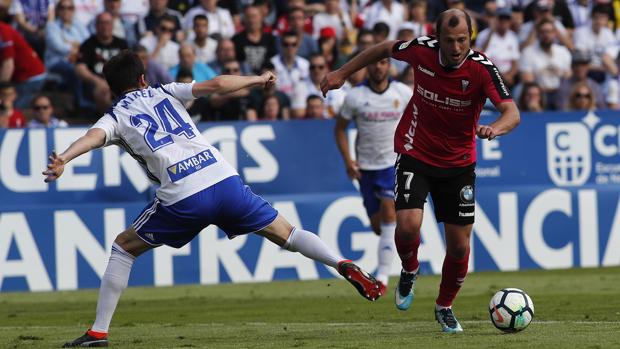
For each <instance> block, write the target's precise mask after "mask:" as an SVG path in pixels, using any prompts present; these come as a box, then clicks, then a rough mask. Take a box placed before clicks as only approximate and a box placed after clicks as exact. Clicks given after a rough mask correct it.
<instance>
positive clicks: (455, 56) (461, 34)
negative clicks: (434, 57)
mask: <svg viewBox="0 0 620 349" xmlns="http://www.w3.org/2000/svg"><path fill="white" fill-rule="evenodd" d="M447 22H448V21H447V20H446V21H445V22H444V23H443V28H441V36H440V37H439V45H440V47H441V56H442V57H441V58H442V60H443V62H444V63H445V64H446V65H447V66H455V65H459V64H460V63H461V62H462V61H463V60H464V59H465V57H467V54H468V53H469V49H470V46H471V41H470V38H469V30H468V29H467V22H466V21H465V19H464V18H460V20H459V24H458V25H457V26H455V27H450V26H449V25H448V23H447Z"/></svg>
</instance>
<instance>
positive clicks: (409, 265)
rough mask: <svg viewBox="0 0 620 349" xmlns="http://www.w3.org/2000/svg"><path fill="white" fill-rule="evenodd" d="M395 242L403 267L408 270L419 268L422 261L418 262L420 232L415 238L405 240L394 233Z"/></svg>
mask: <svg viewBox="0 0 620 349" xmlns="http://www.w3.org/2000/svg"><path fill="white" fill-rule="evenodd" d="M394 242H395V243H396V250H397V251H398V256H400V260H401V263H402V266H403V269H404V270H405V271H407V272H413V271H415V270H417V269H418V267H419V266H420V263H419V262H418V248H419V247H420V234H418V236H417V238H416V239H415V240H405V239H403V238H401V237H400V236H399V234H395V235H394Z"/></svg>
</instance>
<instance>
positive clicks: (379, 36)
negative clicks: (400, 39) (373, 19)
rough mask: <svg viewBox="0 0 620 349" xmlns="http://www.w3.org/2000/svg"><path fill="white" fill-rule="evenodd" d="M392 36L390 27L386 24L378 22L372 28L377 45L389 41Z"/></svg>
mask: <svg viewBox="0 0 620 349" xmlns="http://www.w3.org/2000/svg"><path fill="white" fill-rule="evenodd" d="M389 36H390V26H389V25H387V24H386V23H384V22H377V23H375V25H374V26H373V27H372V39H373V41H374V42H375V43H380V42H383V41H385V40H388V39H389Z"/></svg>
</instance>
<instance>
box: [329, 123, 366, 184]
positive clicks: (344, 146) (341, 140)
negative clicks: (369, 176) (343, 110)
mask: <svg viewBox="0 0 620 349" xmlns="http://www.w3.org/2000/svg"><path fill="white" fill-rule="evenodd" d="M348 125H349V120H347V119H345V118H342V117H338V118H336V126H334V136H336V144H337V145H338V150H340V155H341V156H342V160H344V165H345V167H346V168H347V174H348V175H349V177H350V178H352V179H359V178H360V177H361V174H360V169H359V166H358V164H357V161H355V160H353V159H351V153H350V151H349V138H348V137H347V126H348Z"/></svg>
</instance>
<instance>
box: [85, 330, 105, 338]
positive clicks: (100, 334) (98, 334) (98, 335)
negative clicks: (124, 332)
mask: <svg viewBox="0 0 620 349" xmlns="http://www.w3.org/2000/svg"><path fill="white" fill-rule="evenodd" d="M86 333H88V335H89V336H91V337H95V338H97V339H105V338H108V334H107V333H104V332H95V331H92V330H88V332H86Z"/></svg>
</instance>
